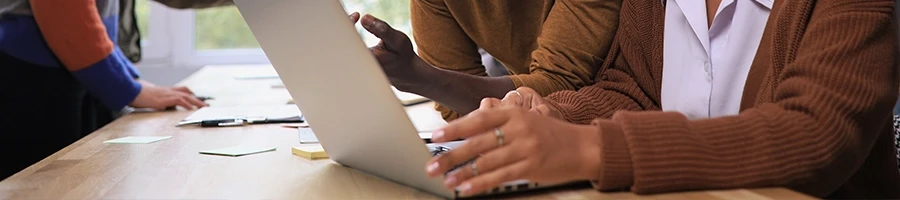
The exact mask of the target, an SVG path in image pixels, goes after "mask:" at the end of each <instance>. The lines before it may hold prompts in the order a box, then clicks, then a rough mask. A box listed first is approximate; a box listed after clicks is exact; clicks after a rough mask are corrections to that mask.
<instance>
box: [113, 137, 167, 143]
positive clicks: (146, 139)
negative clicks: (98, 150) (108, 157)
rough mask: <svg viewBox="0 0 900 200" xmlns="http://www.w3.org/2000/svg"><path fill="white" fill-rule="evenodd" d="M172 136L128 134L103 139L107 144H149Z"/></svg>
mask: <svg viewBox="0 0 900 200" xmlns="http://www.w3.org/2000/svg"><path fill="white" fill-rule="evenodd" d="M169 138H172V136H128V137H122V138H116V139H112V140H107V141H103V143H107V144H150V143H154V142H158V141H162V140H166V139H169Z"/></svg>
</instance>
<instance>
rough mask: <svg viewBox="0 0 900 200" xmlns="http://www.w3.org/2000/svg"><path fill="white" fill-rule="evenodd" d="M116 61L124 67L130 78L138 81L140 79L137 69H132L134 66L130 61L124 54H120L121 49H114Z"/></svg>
mask: <svg viewBox="0 0 900 200" xmlns="http://www.w3.org/2000/svg"><path fill="white" fill-rule="evenodd" d="M113 53H115V54H116V59H117V60H119V64H121V65H122V66H125V67H126V68H127V69H128V74H129V75H131V78H134V79H138V78H140V77H141V74H140V73H138V71H137V69H136V68H135V67H134V64H132V63H131V60H129V59H128V57H126V56H125V53H122V49H120V48H119V47H116V49H115V52H113Z"/></svg>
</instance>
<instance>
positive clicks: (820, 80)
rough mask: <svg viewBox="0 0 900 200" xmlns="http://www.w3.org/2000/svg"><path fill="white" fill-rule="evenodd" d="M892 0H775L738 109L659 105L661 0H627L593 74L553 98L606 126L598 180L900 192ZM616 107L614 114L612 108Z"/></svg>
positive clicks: (655, 186)
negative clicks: (722, 111)
mask: <svg viewBox="0 0 900 200" xmlns="http://www.w3.org/2000/svg"><path fill="white" fill-rule="evenodd" d="M893 9H894V1H893V0H776V1H775V5H774V8H773V10H772V13H771V16H770V17H769V21H768V24H767V25H766V30H765V32H764V34H763V38H762V41H761V43H760V47H759V50H758V52H757V54H756V59H755V60H754V62H753V64H752V65H751V69H750V73H749V76H748V77H747V80H746V81H747V82H746V86H745V89H744V98H743V101H742V108H741V113H740V114H739V115H737V116H730V117H719V118H712V119H703V120H694V121H692V120H688V119H687V118H685V116H683V115H682V114H680V113H676V112H660V111H643V112H641V111H639V110H659V109H660V105H661V104H660V103H659V102H660V91H661V80H662V67H663V66H662V63H663V62H662V60H663V55H662V53H663V51H662V50H663V46H662V45H663V42H662V41H663V27H664V19H663V18H664V13H665V8H664V5H662V3H661V2H660V1H659V0H626V1H625V2H624V3H623V5H622V10H621V21H620V22H619V31H618V32H617V33H616V37H615V40H614V42H613V45H612V47H611V49H610V53H609V56H608V57H607V62H606V63H605V64H604V68H603V69H604V70H603V71H602V72H601V73H599V74H598V77H597V80H598V82H597V83H596V84H594V85H591V86H588V87H584V88H582V89H581V90H579V91H577V92H575V91H564V92H557V93H554V94H552V95H550V96H549V97H548V99H550V102H551V104H552V105H554V106H555V107H557V108H559V109H560V110H561V111H562V112H563V114H564V116H565V118H566V119H567V120H569V121H572V122H578V123H589V122H590V123H592V124H593V125H595V126H599V127H600V130H601V134H602V136H601V140H602V141H601V142H600V143H599V145H600V146H601V148H602V149H603V151H602V154H601V155H599V156H600V158H601V162H602V169H600V172H601V174H602V175H601V177H598V178H597V181H596V182H595V183H596V184H595V186H597V187H598V188H599V189H601V190H610V189H619V188H628V187H630V188H631V190H632V191H634V192H636V193H641V194H646V193H659V192H670V191H682V190H698V189H721V188H752V187H787V188H790V189H793V190H796V191H799V192H803V193H806V194H810V195H813V196H817V197H828V198H894V199H896V198H900V170H898V169H897V160H896V158H895V149H894V147H893V144H892V143H893V132H892V130H891V129H892V125H891V120H892V118H891V108H892V105H893V103H894V100H896V98H897V87H900V86H898V70H897V67H896V66H897V65H898V60H897V58H896V57H895V55H897V53H898V44H897V43H898V41H897V36H896V34H897V31H896V28H897V25H896V22H895V21H894V20H895V19H894V17H893V16H892V12H893ZM610 118H611V119H610Z"/></svg>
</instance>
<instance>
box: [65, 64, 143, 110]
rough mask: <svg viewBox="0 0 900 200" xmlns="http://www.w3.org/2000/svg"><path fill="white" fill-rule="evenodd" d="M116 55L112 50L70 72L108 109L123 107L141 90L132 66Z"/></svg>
mask: <svg viewBox="0 0 900 200" xmlns="http://www.w3.org/2000/svg"><path fill="white" fill-rule="evenodd" d="M117 55H119V54H117V53H116V52H115V51H114V52H113V53H111V54H109V55H108V56H106V58H104V59H103V60H101V61H100V62H97V63H95V64H93V65H91V66H90V67H87V68H84V69H81V70H77V71H73V72H72V74H73V75H75V77H76V78H77V79H78V80H79V81H80V82H81V83H82V84H84V86H85V87H87V89H88V90H89V91H90V92H91V94H92V95H94V96H95V97H97V98H98V99H100V101H101V102H103V104H104V105H106V107H107V108H109V109H110V110H120V109H122V108H124V107H125V106H126V105H128V104H129V103H131V102H132V101H134V99H135V98H136V97H137V95H138V93H140V92H141V84H140V83H138V82H137V81H136V80H135V77H137V76H138V75H137V71H136V70H134V66H133V65H131V63H130V62H127V60H125V59H123V57H120V56H117ZM123 61H124V62H123Z"/></svg>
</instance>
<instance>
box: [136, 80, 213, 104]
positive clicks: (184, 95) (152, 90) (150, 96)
mask: <svg viewBox="0 0 900 200" xmlns="http://www.w3.org/2000/svg"><path fill="white" fill-rule="evenodd" d="M138 82H139V83H140V84H141V92H140V93H138V95H137V97H135V98H134V100H133V101H132V102H131V104H129V105H130V106H132V107H135V108H151V109H156V110H164V109H166V108H167V107H170V106H181V107H183V108H185V109H195V108H200V107H205V106H208V105H207V104H206V103H204V102H203V101H201V100H200V99H197V97H195V96H194V92H193V91H191V90H190V89H188V88H187V87H184V86H179V87H160V86H157V85H154V84H153V83H150V82H147V81H144V80H138Z"/></svg>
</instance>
